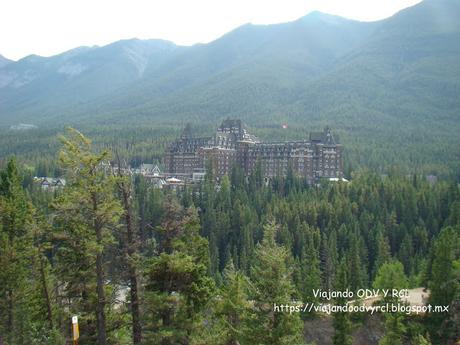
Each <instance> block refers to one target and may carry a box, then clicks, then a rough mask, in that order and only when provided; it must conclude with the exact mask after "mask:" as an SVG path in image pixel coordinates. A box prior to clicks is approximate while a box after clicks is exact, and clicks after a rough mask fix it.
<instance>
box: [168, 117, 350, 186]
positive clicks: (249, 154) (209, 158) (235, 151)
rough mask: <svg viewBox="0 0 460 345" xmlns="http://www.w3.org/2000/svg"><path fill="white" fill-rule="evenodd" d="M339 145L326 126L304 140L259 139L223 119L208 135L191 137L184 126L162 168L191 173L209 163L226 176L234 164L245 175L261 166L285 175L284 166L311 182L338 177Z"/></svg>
mask: <svg viewBox="0 0 460 345" xmlns="http://www.w3.org/2000/svg"><path fill="white" fill-rule="evenodd" d="M342 159H343V158H342V145H341V144H340V143H339V142H338V139H337V137H334V135H333V134H332V132H331V130H330V129H329V128H325V129H324V131H322V132H313V133H310V136H309V138H308V140H301V141H287V142H260V140H258V139H257V138H256V137H255V136H253V135H251V134H249V133H248V132H247V131H246V129H245V128H243V125H242V123H241V120H230V119H227V120H224V121H223V122H222V124H221V125H220V126H219V127H218V128H217V131H216V133H215V134H214V135H213V136H212V137H207V138H195V137H193V135H192V132H191V128H190V126H189V125H188V126H187V127H186V128H185V129H184V131H183V133H182V135H181V137H180V138H179V139H177V140H176V141H175V142H173V143H172V144H171V145H170V146H169V148H168V149H167V150H166V153H165V158H164V163H165V169H166V170H167V171H168V173H170V174H174V175H192V174H193V173H196V172H202V171H204V169H205V167H206V166H207V165H208V164H211V166H212V168H213V171H214V173H215V174H216V176H217V177H222V176H224V175H229V174H230V172H231V169H232V167H233V166H234V165H237V166H239V167H240V168H241V169H242V170H243V171H244V173H245V174H246V175H248V174H250V173H251V172H252V171H253V170H254V169H255V168H256V166H257V164H260V165H261V168H262V171H263V174H264V175H265V176H266V177H274V176H285V175H286V174H287V171H288V167H289V166H292V168H293V170H294V172H295V173H296V174H297V175H298V176H301V177H304V178H306V179H307V180H309V181H310V182H311V183H313V182H315V181H317V180H318V179H320V178H342V177H343V161H342Z"/></svg>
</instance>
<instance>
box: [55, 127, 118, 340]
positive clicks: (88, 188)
mask: <svg viewBox="0 0 460 345" xmlns="http://www.w3.org/2000/svg"><path fill="white" fill-rule="evenodd" d="M61 140H62V143H63V148H62V149H61V151H60V152H59V161H60V163H61V165H62V167H63V169H65V171H66V177H67V186H66V188H65V189H64V192H63V193H62V194H61V195H60V196H59V197H58V198H57V200H56V201H55V203H54V208H55V216H56V222H57V226H58V229H59V230H60V232H59V233H57V236H56V239H57V240H58V241H59V243H58V252H57V256H58V263H59V272H60V279H62V280H63V281H62V283H63V288H64V290H65V291H66V294H67V297H68V298H69V300H70V301H71V303H70V311H71V312H73V313H76V314H77V315H81V316H82V318H81V319H82V326H81V334H82V338H83V339H82V340H84V339H85V338H86V339H88V340H87V341H92V342H96V343H97V344H98V345H106V344H107V337H108V334H107V324H106V323H107V322H106V307H107V304H108V303H107V302H108V301H107V296H106V291H105V285H106V279H107V277H106V265H107V262H106V261H105V260H106V257H105V254H106V250H107V248H108V246H109V245H111V242H112V239H113V237H112V231H113V230H114V229H115V228H116V226H117V225H118V221H119V218H120V216H121V213H122V209H121V207H120V203H119V202H118V200H117V199H116V198H115V195H114V192H115V179H114V178H113V177H112V176H111V175H110V174H107V171H105V168H104V167H105V166H106V164H107V161H108V159H109V154H108V152H106V151H104V152H102V153H94V152H93V151H92V147H91V141H90V140H89V139H87V138H86V137H85V136H84V135H83V134H81V133H80V132H78V131H76V130H73V129H70V130H69V133H68V137H62V138H61ZM91 313H95V321H96V325H95V327H94V322H93V319H92V317H91V316H90V315H91ZM92 332H95V333H96V336H95V334H94V333H93V334H91V333H92Z"/></svg>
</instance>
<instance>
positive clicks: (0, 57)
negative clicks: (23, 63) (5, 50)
mask: <svg viewBox="0 0 460 345" xmlns="http://www.w3.org/2000/svg"><path fill="white" fill-rule="evenodd" d="M12 62H14V61H13V60H10V59H7V58H6V57H4V56H3V55H2V54H0V68H2V67H3V66H6V65H8V64H10V63H12Z"/></svg>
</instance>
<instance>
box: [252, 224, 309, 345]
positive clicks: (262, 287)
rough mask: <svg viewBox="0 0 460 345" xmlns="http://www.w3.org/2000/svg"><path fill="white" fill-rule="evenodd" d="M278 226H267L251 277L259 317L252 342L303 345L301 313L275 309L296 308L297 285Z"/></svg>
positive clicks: (253, 327) (270, 344)
mask: <svg viewBox="0 0 460 345" xmlns="http://www.w3.org/2000/svg"><path fill="white" fill-rule="evenodd" d="M276 229H277V228H276V225H275V224H274V223H273V222H269V223H268V224H267V225H265V227H264V237H263V240H262V242H261V243H260V244H258V245H257V248H256V250H255V259H254V264H253V266H252V271H251V276H252V279H251V280H252V281H253V286H254V289H255V293H254V297H253V299H254V308H255V315H254V320H253V322H252V332H251V343H252V344H260V345H290V344H303V343H304V341H303V339H302V338H303V335H302V329H303V327H302V322H301V320H300V317H299V314H298V313H292V314H291V313H289V312H283V311H276V310H275V306H281V305H292V304H293V303H294V302H293V301H292V296H293V294H294V286H293V283H292V277H291V273H292V272H291V270H290V269H289V268H288V265H287V260H288V256H289V254H288V251H287V249H286V248H284V247H282V246H279V245H278V244H277V243H276V242H275V232H276Z"/></svg>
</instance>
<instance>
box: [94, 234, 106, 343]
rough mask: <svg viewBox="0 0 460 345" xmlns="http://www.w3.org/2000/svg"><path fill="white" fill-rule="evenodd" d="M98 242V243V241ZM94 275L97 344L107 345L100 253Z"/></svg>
mask: <svg viewBox="0 0 460 345" xmlns="http://www.w3.org/2000/svg"><path fill="white" fill-rule="evenodd" d="M98 242H99V241H98ZM96 275H97V282H96V283H97V303H96V320H97V342H98V345H107V334H106V326H105V312H104V306H105V293H104V271H103V267H102V253H99V254H97V256H96Z"/></svg>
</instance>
